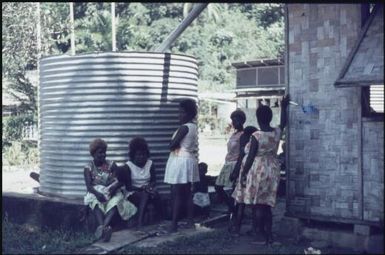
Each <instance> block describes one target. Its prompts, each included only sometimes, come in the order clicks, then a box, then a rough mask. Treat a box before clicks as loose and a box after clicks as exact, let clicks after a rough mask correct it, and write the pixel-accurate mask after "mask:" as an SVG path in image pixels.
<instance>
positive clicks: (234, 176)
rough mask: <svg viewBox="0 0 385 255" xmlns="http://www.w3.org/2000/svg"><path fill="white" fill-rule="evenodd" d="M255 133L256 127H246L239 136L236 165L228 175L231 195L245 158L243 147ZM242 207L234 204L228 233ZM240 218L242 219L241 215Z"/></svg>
mask: <svg viewBox="0 0 385 255" xmlns="http://www.w3.org/2000/svg"><path fill="white" fill-rule="evenodd" d="M255 131H257V128H256V127H254V126H247V127H245V129H244V130H243V134H242V135H241V138H240V139H239V140H240V142H239V156H238V159H237V163H236V164H235V167H234V169H233V172H232V173H231V175H230V181H231V182H232V191H231V193H233V192H234V190H235V185H236V184H237V180H238V178H239V171H240V168H241V164H242V160H243V157H244V156H245V146H246V144H247V143H248V142H249V140H250V136H251V135H252V134H253V133H254V132H255ZM244 206H245V204H243V203H237V202H235V209H234V211H233V213H232V214H231V215H230V225H229V230H230V231H232V230H233V229H232V228H233V225H234V222H233V220H234V219H235V218H236V217H237V213H238V211H240V212H241V213H242V214H243V211H244V209H243V208H244ZM239 208H241V209H239ZM241 217H243V215H242V216H241ZM248 233H251V231H249V232H248Z"/></svg>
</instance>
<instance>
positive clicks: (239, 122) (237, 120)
mask: <svg viewBox="0 0 385 255" xmlns="http://www.w3.org/2000/svg"><path fill="white" fill-rule="evenodd" d="M230 119H231V125H232V126H233V128H234V129H235V132H234V133H233V134H232V135H231V137H230V139H229V141H228V142H227V154H226V158H225V164H224V165H223V167H222V169H221V171H220V173H219V175H218V177H217V180H216V181H215V191H216V193H217V195H218V197H219V199H220V200H221V201H223V200H224V201H225V203H226V205H227V207H228V211H229V212H232V211H233V209H234V201H233V199H232V198H231V196H228V195H227V194H226V192H225V191H224V187H226V188H232V182H231V180H230V175H231V173H232V172H233V170H234V167H235V165H236V163H237V160H238V157H239V151H240V138H241V136H242V134H243V124H244V123H245V121H246V115H245V113H244V112H243V111H242V110H235V111H234V112H232V113H231V115H230Z"/></svg>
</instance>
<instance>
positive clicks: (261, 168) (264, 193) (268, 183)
mask: <svg viewBox="0 0 385 255" xmlns="http://www.w3.org/2000/svg"><path fill="white" fill-rule="evenodd" d="M244 162H245V161H243V162H242V166H241V171H240V173H242V172H243V167H244ZM279 178H280V166H279V162H278V161H277V159H276V158H275V157H268V156H258V157H256V158H255V159H254V162H253V165H252V166H251V168H250V170H249V172H248V174H247V178H246V185H245V186H244V187H242V185H241V180H240V179H241V178H238V181H237V185H236V187H235V190H234V192H233V194H232V197H233V198H234V199H235V200H236V201H237V202H238V203H244V204H252V205H254V204H265V205H269V206H271V207H274V206H275V203H276V195H277V188H278V184H279Z"/></svg>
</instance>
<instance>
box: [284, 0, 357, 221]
mask: <svg viewBox="0 0 385 255" xmlns="http://www.w3.org/2000/svg"><path fill="white" fill-rule="evenodd" d="M288 22H289V23H288V33H289V34H288V43H289V45H288V54H289V56H288V63H289V86H288V87H289V93H290V95H291V98H292V100H293V101H296V102H297V103H299V104H300V106H293V105H291V106H290V108H289V112H290V113H289V121H290V128H289V136H290V137H289V139H290V140H289V146H290V147H289V171H290V173H289V180H288V185H289V190H288V207H287V210H288V212H289V213H291V214H292V215H304V216H322V217H329V218H330V219H339V218H344V219H359V218H360V216H361V208H360V206H361V205H360V201H361V197H360V196H361V181H360V180H361V179H360V177H361V172H360V171H361V168H360V167H359V157H360V152H361V149H360V148H359V142H358V141H359V139H360V137H361V133H360V131H359V130H360V129H359V128H360V121H361V99H360V95H361V93H360V88H336V87H335V86H334V85H333V84H334V82H335V81H336V79H337V77H338V75H339V72H340V70H341V68H342V66H343V65H344V63H345V60H346V59H347V56H348V54H349V52H350V50H351V49H352V47H353V45H354V42H355V41H356V39H357V36H358V34H359V32H360V29H361V24H360V22H361V18H360V5H359V4H288ZM301 106H302V107H301Z"/></svg>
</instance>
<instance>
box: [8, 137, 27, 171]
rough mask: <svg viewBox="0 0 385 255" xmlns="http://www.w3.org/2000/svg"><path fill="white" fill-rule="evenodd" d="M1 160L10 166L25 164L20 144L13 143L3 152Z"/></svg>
mask: <svg viewBox="0 0 385 255" xmlns="http://www.w3.org/2000/svg"><path fill="white" fill-rule="evenodd" d="M3 159H4V160H5V161H6V163H7V164H8V165H10V166H19V165H23V164H24V163H25V159H26V156H25V153H24V152H23V149H22V144H21V142H19V141H17V142H13V143H12V144H11V146H10V147H8V148H5V149H4V150H3Z"/></svg>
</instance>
